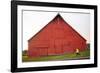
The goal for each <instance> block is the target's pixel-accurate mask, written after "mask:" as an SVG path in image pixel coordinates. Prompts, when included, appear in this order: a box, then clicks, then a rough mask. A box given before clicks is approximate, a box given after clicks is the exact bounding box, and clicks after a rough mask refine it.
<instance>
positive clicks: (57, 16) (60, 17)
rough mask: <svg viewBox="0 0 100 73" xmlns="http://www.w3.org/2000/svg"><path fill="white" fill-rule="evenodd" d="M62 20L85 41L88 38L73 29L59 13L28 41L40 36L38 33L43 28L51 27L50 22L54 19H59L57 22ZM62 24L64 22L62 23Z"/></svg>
mask: <svg viewBox="0 0 100 73" xmlns="http://www.w3.org/2000/svg"><path fill="white" fill-rule="evenodd" d="M60 20H61V21H62V22H64V23H65V24H64V25H65V28H66V26H68V27H69V28H70V29H71V30H72V31H73V32H74V33H76V35H78V36H79V37H80V38H82V39H83V40H84V41H86V39H85V38H84V37H83V36H81V35H80V34H79V33H78V32H77V31H76V30H75V29H73V27H72V26H70V25H69V24H68V23H67V22H66V21H65V20H64V19H63V17H62V16H61V15H60V14H57V15H56V16H55V17H54V18H53V19H52V20H51V21H50V22H49V23H48V24H47V25H46V26H44V27H43V28H42V29H41V30H40V31H39V32H38V33H36V34H35V35H34V36H32V37H31V38H30V39H29V40H28V42H29V41H31V40H32V39H34V38H35V37H36V36H38V34H40V33H41V32H42V31H43V30H45V28H49V25H50V23H53V22H54V21H57V24H59V21H60ZM57 24H56V27H57ZM51 25H54V24H51ZM61 25H62V24H61Z"/></svg>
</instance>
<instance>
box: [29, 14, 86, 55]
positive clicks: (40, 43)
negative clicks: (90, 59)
mask: <svg viewBox="0 0 100 73" xmlns="http://www.w3.org/2000/svg"><path fill="white" fill-rule="evenodd" d="M76 48H79V49H80V51H83V50H85V49H86V40H85V39H84V38H83V37H82V36H81V35H80V34H79V33H77V32H76V31H75V30H74V29H73V28H72V27H71V26H70V25H69V24H68V23H66V22H65V21H64V20H63V18H62V17H61V16H60V15H59V14H58V15H57V16H56V17H55V18H54V19H53V20H52V21H51V22H49V23H48V24H47V25H46V26H45V27H44V28H43V29H42V30H41V31H39V32H38V33H37V34H36V35H34V36H33V37H32V38H31V39H29V40H28V55H29V56H30V57H38V56H47V55H61V54H65V53H74V52H75V49H76Z"/></svg>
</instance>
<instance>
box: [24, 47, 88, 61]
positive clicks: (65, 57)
mask: <svg viewBox="0 0 100 73" xmlns="http://www.w3.org/2000/svg"><path fill="white" fill-rule="evenodd" d="M89 58H90V50H89V49H87V50H86V51H83V52H80V54H79V55H76V53H73V54H63V55H54V56H44V57H37V58H34V57H33V58H29V57H28V56H27V55H26V54H25V53H23V55H22V61H23V62H37V61H54V60H80V59H89Z"/></svg>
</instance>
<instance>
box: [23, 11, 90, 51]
mask: <svg viewBox="0 0 100 73" xmlns="http://www.w3.org/2000/svg"><path fill="white" fill-rule="evenodd" d="M57 14H58V12H37V11H23V50H25V49H27V47H28V45H27V44H28V40H29V39H30V38H31V37H32V36H34V35H35V34H36V33H37V32H38V31H39V30H41V29H42V28H43V27H44V26H45V25H46V24H47V23H48V22H50V21H51V20H52V19H53V18H54V17H55V16H56V15H57ZM60 15H61V16H62V17H63V19H64V20H65V21H66V22H67V23H69V24H70V26H72V27H73V28H74V29H75V30H76V31H77V32H78V33H79V34H81V35H82V36H83V37H84V38H85V39H86V40H87V43H89V42H90V14H89V13H69V12H66V13H65V12H64V13H63V12H60Z"/></svg>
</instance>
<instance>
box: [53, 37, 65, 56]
mask: <svg viewBox="0 0 100 73" xmlns="http://www.w3.org/2000/svg"><path fill="white" fill-rule="evenodd" d="M54 45H55V53H56V54H58V55H60V54H62V50H63V49H62V40H61V39H56V40H55V43H54Z"/></svg>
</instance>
